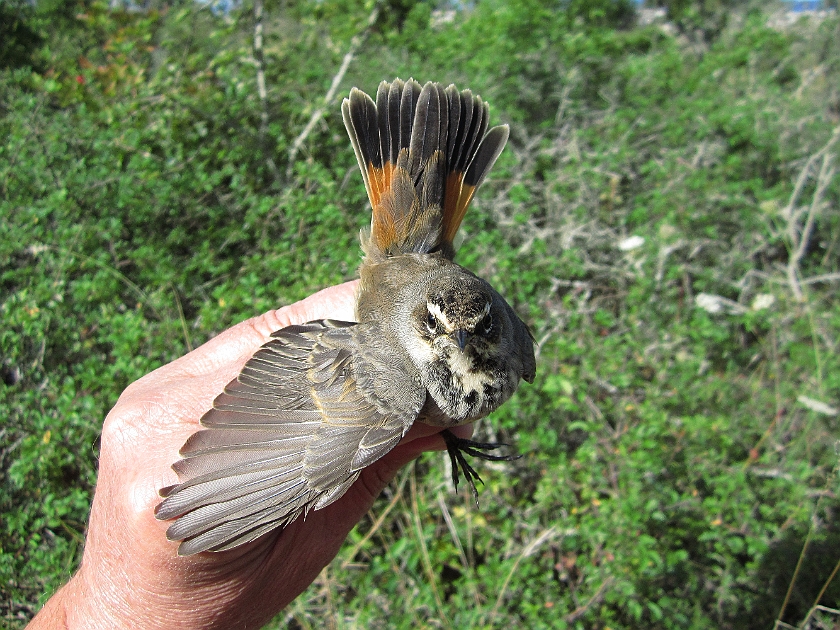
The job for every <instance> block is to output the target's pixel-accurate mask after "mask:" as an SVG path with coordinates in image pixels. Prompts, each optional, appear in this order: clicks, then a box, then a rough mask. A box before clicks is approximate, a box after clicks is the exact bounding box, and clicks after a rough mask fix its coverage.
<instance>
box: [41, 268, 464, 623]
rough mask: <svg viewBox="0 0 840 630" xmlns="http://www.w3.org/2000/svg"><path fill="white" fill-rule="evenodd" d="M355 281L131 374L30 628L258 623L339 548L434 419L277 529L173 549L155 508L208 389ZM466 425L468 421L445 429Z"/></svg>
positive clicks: (437, 445) (341, 307)
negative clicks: (69, 552)
mask: <svg viewBox="0 0 840 630" xmlns="http://www.w3.org/2000/svg"><path fill="white" fill-rule="evenodd" d="M356 284H357V283H356V282H348V283H345V284H343V285H339V286H336V287H331V288H329V289H325V290H324V291H321V292H319V293H316V294H315V295H313V296H311V297H309V298H307V299H305V300H303V301H301V302H298V303H297V304H294V305H292V306H289V307H286V308H282V309H279V310H277V311H271V312H269V313H266V314H265V315H262V316H260V317H256V318H253V319H250V320H248V321H245V322H242V323H241V324H238V325H236V326H234V327H233V328H231V329H229V330H227V331H225V332H223V333H221V334H220V335H218V336H217V337H215V338H214V339H212V340H210V341H208V342H207V343H206V344H204V345H203V346H201V347H200V348H197V349H196V350H194V351H192V352H190V353H189V354H187V355H185V356H183V357H181V358H180V359H178V360H176V361H173V362H172V363H169V364H168V365H164V366H163V367H161V368H159V369H157V370H155V371H154V372H152V373H150V374H148V375H146V376H144V377H143V378H141V379H140V380H138V381H137V382H135V383H133V384H131V385H130V386H129V387H128V388H127V389H126V390H125V391H124V392H123V394H122V395H121V396H120V399H119V400H118V401H117V404H116V405H115V406H114V408H113V409H112V410H111V412H110V413H109V414H108V417H107V418H106V419H105V423H104V425H103V427H102V445H101V451H100V461H99V478H98V481H97V486H96V491H95V494H94V499H93V505H92V508H91V514H90V521H89V524H88V532H87V541H86V544H85V550H84V555H83V557H82V563H81V566H80V568H79V571H78V572H77V573H76V574H75V575H74V576H73V578H72V579H71V580H70V582H68V583H67V584H66V585H65V586H64V587H63V588H62V589H60V590H59V591H58V592H57V593H56V594H55V595H54V596H53V597H52V598H51V599H50V600H49V601H48V602H47V604H46V605H45V606H44V608H43V610H42V611H41V612H40V613H39V614H38V616H37V617H36V618H35V619H34V620H33V622H32V624H31V626H30V627H31V628H33V629H34V628H53V627H62V628H64V627H68V628H77V627H84V628H99V627H103V628H124V627H125V628H128V627H131V628H135V629H137V628H143V629H145V628H158V627H166V628H171V627H175V626H177V627H178V628H191V627H196V628H199V627H200V628H238V627H243V628H244V627H259V626H261V625H263V624H264V623H266V622H267V621H268V620H270V619H271V617H273V616H274V615H275V614H276V613H277V612H279V611H280V610H282V609H283V608H284V607H285V606H286V605H287V604H288V603H289V602H291V601H292V600H293V599H294V598H295V597H297V596H298V595H299V594H300V593H301V592H303V590H305V589H306V587H307V586H308V585H309V584H310V583H311V582H312V581H313V580H314V579H315V578H316V577H317V575H318V573H319V572H320V571H321V569H322V568H323V567H324V566H326V565H327V564H328V563H329V562H330V561H331V560H332V559H333V558H334V557H335V555H336V554H337V553H338V550H339V549H340V547H341V544H342V543H343V542H344V539H345V538H346V536H347V534H348V533H349V532H350V530H351V529H352V528H353V527H354V526H355V524H356V523H357V522H358V521H359V520H360V519H361V518H362V517H363V516H364V515H365V513H366V512H367V511H368V510H369V509H370V507H371V505H372V504H373V501H374V499H375V498H376V497H377V496H378V495H379V493H380V492H381V491H382V490H383V489H384V488H385V486H386V485H387V484H388V483H389V482H390V481H391V479H393V477H394V476H395V475H396V473H397V471H398V470H399V469H400V468H401V467H402V466H404V465H405V464H407V463H408V462H410V461H411V460H413V459H415V458H416V457H417V456H419V455H420V454H421V453H423V452H424V451H429V450H444V449H445V445H444V442H443V440H442V439H441V438H440V437H439V436H438V435H436V434H437V433H438V432H439V431H440V430H441V427H430V426H427V425H423V424H420V423H415V425H414V426H413V427H412V428H411V430H410V431H409V432H408V434H407V435H406V436H405V438H403V440H402V442H401V443H400V444H399V446H397V447H396V448H394V449H393V450H392V451H391V452H390V453H388V454H387V455H386V456H385V457H383V458H382V459H380V460H379V461H377V462H375V463H374V464H373V465H371V466H369V467H368V468H366V469H365V470H364V471H363V472H362V474H361V475H360V477H359V479H358V480H357V481H356V483H355V484H354V485H353V486H352V487H351V488H350V490H348V492H347V493H346V494H345V495H344V496H343V497H341V499H339V500H337V501H336V502H335V503H332V504H331V505H329V506H327V507H326V508H324V509H323V510H318V511H313V512H311V513H310V514H309V515H308V516H307V517H306V519H303V518H301V519H298V520H297V521H295V522H294V523H291V524H290V525H288V526H287V527H285V528H284V529H282V530H275V531H273V532H271V533H269V534H266V535H265V536H263V537H261V538H259V539H257V540H255V541H254V542H252V543H249V544H246V545H243V546H242V547H238V548H236V549H232V550H230V551H226V552H220V553H202V554H197V555H195V556H189V557H179V556H178V555H177V548H178V546H177V543H174V542H170V541H168V540H167V539H166V535H165V531H166V528H167V526H168V525H169V523H166V522H161V521H158V520H156V519H155V517H154V508H155V506H156V505H157V504H158V503H159V502H160V497H159V495H158V490H159V489H160V488H162V487H165V486H169V485H172V484H174V483H177V477H176V475H175V472H174V471H173V470H172V469H171V465H172V464H173V463H174V462H175V461H176V460H177V459H179V457H178V450H179V449H180V447H181V446H182V445H183V444H184V442H185V441H186V439H187V438H188V437H189V436H190V435H192V433H194V432H195V431H196V430H198V429H199V419H200V418H201V416H202V415H203V414H204V413H205V412H206V411H207V410H208V409H209V408H210V407H211V406H212V404H213V399H214V398H215V397H216V395H217V394H219V393H220V392H221V391H222V390H223V388H224V387H225V385H227V383H228V382H230V381H231V380H232V379H234V378H235V377H236V376H237V375H238V374H239V371H240V370H241V369H242V367H243V366H244V364H245V362H246V361H247V360H248V359H249V358H250V357H251V356H252V355H253V354H254V352H255V351H256V350H257V349H258V348H259V347H260V346H261V345H262V344H263V343H265V342H266V341H268V339H269V337H270V335H271V333H272V332H273V331H275V330H277V329H279V328H282V327H284V326H288V325H290V324H299V323H304V322H307V321H311V320H314V319H322V318H333V319H343V320H353V307H354V301H355V290H356ZM452 430H453V432H455V433H457V434H458V435H460V436H463V437H468V436H469V433H470V431H471V429H470V427H469V426H467V427H457V428H455V429H452Z"/></svg>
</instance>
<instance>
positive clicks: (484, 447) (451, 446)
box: [440, 429, 522, 507]
mask: <svg viewBox="0 0 840 630" xmlns="http://www.w3.org/2000/svg"><path fill="white" fill-rule="evenodd" d="M440 435H441V437H442V438H443V441H444V442H446V450H447V451H448V452H449V459H450V461H451V462H452V483H453V484H455V492H458V481H459V474H458V471H459V469H460V471H462V472H463V474H464V477H465V478H466V480H467V483H468V484H469V485H470V490H471V491H472V495H473V499H474V500H475V505H476V507H478V489H477V488H476V487H475V480H478V482H479V483H480V484H481V485H484V481H482V480H481V477H479V476H478V473H477V472H476V471H475V468H473V467H472V466H470V464H469V462H468V461H467V460H466V458H465V457H464V454H465V453H466V454H467V455H472V456H473V457H478V458H480V459H486V460H489V461H491V462H510V461H513V460H515V459H519V458H520V457H522V455H519V454H515V455H493V454H491V453H485V452H484V451H492V450H495V449H497V448H501V447H502V446H510V444H503V443H501V442H476V441H475V440H468V439H467V438H459V437H458V436H457V435H455V434H454V433H452V431H450V430H449V429H444V430H443V431H441V433H440Z"/></svg>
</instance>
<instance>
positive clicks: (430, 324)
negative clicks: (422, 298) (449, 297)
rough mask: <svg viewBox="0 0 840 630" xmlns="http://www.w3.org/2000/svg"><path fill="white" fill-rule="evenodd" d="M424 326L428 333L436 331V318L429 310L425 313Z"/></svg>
mask: <svg viewBox="0 0 840 630" xmlns="http://www.w3.org/2000/svg"><path fill="white" fill-rule="evenodd" d="M426 327H427V328H428V329H429V332H430V333H436V332H437V318H436V317H435V316H434V315H433V314H432V313H431V312H429V313H427V314H426Z"/></svg>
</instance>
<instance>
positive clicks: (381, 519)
mask: <svg viewBox="0 0 840 630" xmlns="http://www.w3.org/2000/svg"><path fill="white" fill-rule="evenodd" d="M410 472H411V471H408V470H407V471H406V472H405V473H404V474H403V476H402V479H400V481H399V484H397V489H396V490H395V491H394V497H393V498H392V499H391V502H390V503H388V505H387V507H386V508H385V509H384V510H383V512H382V514H380V515H379V518H377V519H376V520H375V521H374V523H373V525H372V526H371V528H370V531H368V533H367V534H365V535H364V537H363V538H362V539H361V540H360V541H359V542H357V543H356V544H355V545H353V548H352V549H351V550H350V551H349V552H347V553H346V554H345V557H344V560H342V561H341V568H342V569H346V568H347V567H348V566H349V565H350V564H351V563H352V562H353V558H355V557H356V554H357V553H359V550H360V549H361V548H362V547H364V546H365V543H367V541H368V540H370V539H371V538H373V535H374V534H375V533H376V532H378V531H379V529H380V528H381V527H382V524H383V523H384V522H385V519H386V518H387V517H388V514H390V513H391V510H393V509H394V507H396V505H397V502H398V501H399V500H400V499H401V498H402V492H403V488H404V487H405V482H406V481H408V477H409V473H410Z"/></svg>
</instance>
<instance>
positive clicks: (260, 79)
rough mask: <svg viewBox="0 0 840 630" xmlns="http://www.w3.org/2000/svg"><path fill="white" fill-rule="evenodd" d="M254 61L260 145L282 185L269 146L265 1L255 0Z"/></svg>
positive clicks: (277, 180) (271, 169)
mask: <svg viewBox="0 0 840 630" xmlns="http://www.w3.org/2000/svg"><path fill="white" fill-rule="evenodd" d="M254 61H255V62H256V66H257V94H258V95H259V97H260V108H261V110H260V131H259V143H260V146H261V147H262V149H263V153H264V154H265V156H266V158H265V162H266V164H267V165H268V170H269V171H271V175H272V176H273V177H274V183H275V184H277V185H278V186H279V185H280V171H278V170H277V164H276V163H275V162H274V158H273V157H272V150H271V147H269V146H268V142H267V141H268V90H266V88H265V56H264V54H263V0H254Z"/></svg>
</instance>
